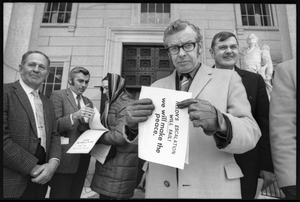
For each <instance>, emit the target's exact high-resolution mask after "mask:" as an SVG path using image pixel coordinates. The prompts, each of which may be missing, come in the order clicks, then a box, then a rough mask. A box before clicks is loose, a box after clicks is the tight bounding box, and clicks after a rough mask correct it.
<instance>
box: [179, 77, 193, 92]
mask: <svg viewBox="0 0 300 202" xmlns="http://www.w3.org/2000/svg"><path fill="white" fill-rule="evenodd" d="M181 77H182V78H181V82H180V90H181V91H188V90H189V87H190V84H191V80H192V79H191V77H190V75H189V74H182V75H181Z"/></svg>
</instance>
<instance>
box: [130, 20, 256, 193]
mask: <svg viewBox="0 0 300 202" xmlns="http://www.w3.org/2000/svg"><path fill="white" fill-rule="evenodd" d="M201 40H202V36H201V35H200V30H199V28H198V27H196V26H194V25H193V24H190V23H189V22H187V21H182V20H177V21H175V22H173V23H171V25H170V26H169V27H167V29H166V30H165V33H164V44H165V47H166V48H168V52H169V55H170V57H171V58H172V62H173V65H174V66H175V68H176V69H175V70H174V72H173V73H172V74H171V75H170V76H168V77H165V78H163V79H160V80H158V81H156V82H154V83H153V84H152V85H151V86H153V87H160V88H166V89H174V90H179V83H180V82H179V79H180V77H181V76H182V75H183V74H188V76H189V77H191V78H192V82H191V84H190V87H189V89H188V91H189V92H192V98H191V99H187V100H183V101H181V102H179V103H178V104H177V105H178V108H185V107H187V108H188V113H189V117H190V120H191V122H190V124H189V147H188V148H189V164H186V165H185V167H184V169H183V170H181V169H177V168H173V167H168V166H164V165H160V164H155V163H151V162H149V164H148V168H147V169H146V186H145V190H146V193H145V197H146V198H241V188H240V178H241V177H243V174H242V172H241V169H240V168H239V166H238V165H237V163H236V161H235V160H234V156H233V154H234V153H243V152H246V151H249V150H251V149H253V148H254V147H255V145H256V143H257V141H258V139H259V138H260V136H261V132H260V129H259V127H258V125H257V123H256V122H255V120H254V118H253V117H252V115H251V107H250V104H249V101H248V100H247V95H246V91H245V88H244V87H243V84H242V81H241V78H240V77H239V76H238V74H237V73H236V72H235V71H228V70H224V69H218V68H211V67H208V66H206V65H204V64H201V63H200V55H201ZM236 60H237V58H236V57H234V56H230V57H227V56H224V57H222V58H221V61H220V62H222V63H223V65H234V64H235V63H236ZM154 107H155V106H154V105H153V104H152V101H151V100H150V99H141V100H136V101H134V102H133V103H131V104H130V105H128V106H127V108H126V112H127V115H126V120H127V125H126V126H125V133H126V134H127V132H132V131H135V132H136V134H137V133H138V131H137V129H138V124H137V123H140V122H144V121H146V120H147V119H148V116H150V115H151V114H152V112H153V109H154ZM131 134H132V133H131ZM134 138H135V137H133V136H131V137H130V136H128V139H129V140H134Z"/></svg>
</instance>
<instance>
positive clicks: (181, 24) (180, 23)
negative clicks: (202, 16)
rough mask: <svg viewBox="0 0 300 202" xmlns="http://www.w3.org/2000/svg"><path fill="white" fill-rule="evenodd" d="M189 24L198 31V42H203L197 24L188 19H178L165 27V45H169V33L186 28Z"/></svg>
mask: <svg viewBox="0 0 300 202" xmlns="http://www.w3.org/2000/svg"><path fill="white" fill-rule="evenodd" d="M187 26H190V27H191V28H192V29H193V30H194V31H195V32H196V34H197V36H196V42H201V40H202V35H201V34H200V29H199V27H197V26H195V25H194V24H192V23H190V22H188V21H185V20H181V19H178V20H176V21H173V22H171V24H170V25H169V26H168V27H167V28H166V29H165V31H164V38H163V42H164V46H165V47H166V48H167V47H168V44H167V43H166V39H167V37H168V36H169V35H171V34H174V33H176V32H179V31H181V30H184V29H185V28H186V27H187Z"/></svg>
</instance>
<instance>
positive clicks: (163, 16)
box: [141, 3, 171, 24]
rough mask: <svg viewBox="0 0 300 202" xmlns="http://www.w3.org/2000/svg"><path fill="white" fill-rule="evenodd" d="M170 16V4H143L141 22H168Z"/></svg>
mask: <svg viewBox="0 0 300 202" xmlns="http://www.w3.org/2000/svg"><path fill="white" fill-rule="evenodd" d="M170 18H171V12H170V4H165V3H142V4H141V24H168V23H169V22H170Z"/></svg>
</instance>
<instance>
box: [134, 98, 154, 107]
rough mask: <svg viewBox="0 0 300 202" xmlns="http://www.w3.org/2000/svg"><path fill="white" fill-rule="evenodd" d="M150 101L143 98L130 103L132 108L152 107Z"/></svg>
mask: <svg viewBox="0 0 300 202" xmlns="http://www.w3.org/2000/svg"><path fill="white" fill-rule="evenodd" d="M152 104H153V103H152V100H151V99H149V98H144V99H140V100H135V101H133V102H132V103H131V105H132V106H134V105H152Z"/></svg>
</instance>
